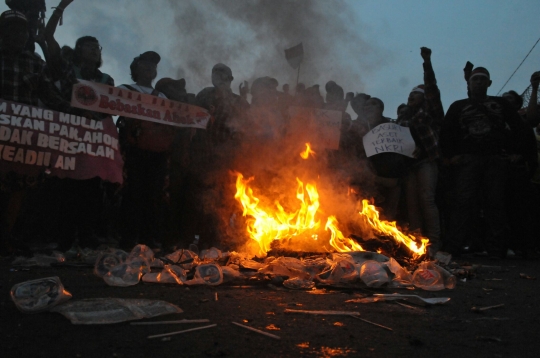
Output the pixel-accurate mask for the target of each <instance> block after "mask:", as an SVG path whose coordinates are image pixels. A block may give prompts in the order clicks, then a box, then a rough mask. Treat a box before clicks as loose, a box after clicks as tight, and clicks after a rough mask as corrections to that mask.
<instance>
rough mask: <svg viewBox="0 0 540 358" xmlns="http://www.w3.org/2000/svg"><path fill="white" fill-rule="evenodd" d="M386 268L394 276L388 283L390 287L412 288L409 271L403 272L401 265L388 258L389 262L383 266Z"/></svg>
mask: <svg viewBox="0 0 540 358" xmlns="http://www.w3.org/2000/svg"><path fill="white" fill-rule="evenodd" d="M385 265H386V267H388V269H389V270H390V272H392V273H393V274H394V277H393V278H392V281H391V282H390V286H391V287H396V288H400V287H409V286H412V284H413V283H412V275H411V273H410V272H409V271H407V270H405V269H404V268H403V267H401V265H400V264H399V263H398V262H397V261H396V260H394V259H393V258H390V260H389V261H388V262H387V263H386V264H385Z"/></svg>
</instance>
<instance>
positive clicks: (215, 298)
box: [214, 292, 218, 301]
mask: <svg viewBox="0 0 540 358" xmlns="http://www.w3.org/2000/svg"><path fill="white" fill-rule="evenodd" d="M217 300H218V295H217V292H214V301H217Z"/></svg>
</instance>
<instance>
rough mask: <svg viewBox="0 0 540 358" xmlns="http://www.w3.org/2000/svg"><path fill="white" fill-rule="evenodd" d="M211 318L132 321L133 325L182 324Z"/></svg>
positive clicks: (201, 321) (200, 321)
mask: <svg viewBox="0 0 540 358" xmlns="http://www.w3.org/2000/svg"><path fill="white" fill-rule="evenodd" d="M207 322H210V320H209V319H181V320H179V321H155V322H131V325H132V326H149V325H153V324H182V323H207Z"/></svg>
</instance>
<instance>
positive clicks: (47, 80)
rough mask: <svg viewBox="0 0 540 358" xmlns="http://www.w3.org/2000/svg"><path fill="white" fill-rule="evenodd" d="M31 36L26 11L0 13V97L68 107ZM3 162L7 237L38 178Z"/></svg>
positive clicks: (2, 221)
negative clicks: (34, 50) (33, 49)
mask: <svg viewBox="0 0 540 358" xmlns="http://www.w3.org/2000/svg"><path fill="white" fill-rule="evenodd" d="M28 39H29V33H28V20H27V18H26V16H25V15H24V14H23V13H21V12H19V11H15V10H8V11H5V12H3V13H2V14H1V15H0V42H1V44H2V46H1V48H0V64H1V65H0V98H2V99H3V100H7V101H12V102H17V103H21V104H28V105H32V106H38V105H39V101H41V102H42V103H43V104H45V106H46V107H47V108H49V109H52V110H58V111H64V112H65V111H69V110H70V109H71V106H70V104H69V102H67V101H65V100H64V99H63V98H62V96H61V95H60V93H59V92H58V90H57V89H56V88H55V87H54V85H53V83H52V80H51V77H50V73H49V72H48V71H47V69H46V68H45V63H44V62H43V60H41V58H39V57H38V56H37V55H35V54H34V53H31V52H29V51H28V50H27V47H26V44H27V42H28ZM1 164H2V161H1V160H0V187H1V189H0V196H1V198H0V207H1V208H0V210H1V215H0V226H1V227H0V230H1V234H2V240H1V241H4V238H5V237H7V236H8V235H11V230H12V228H13V226H14V224H15V221H16V220H17V217H18V212H19V210H20V208H21V205H22V203H23V200H24V198H25V196H26V193H27V191H26V190H25V189H26V188H27V187H29V186H34V185H35V184H37V183H38V182H39V180H36V178H35V177H28V176H27V175H21V174H17V173H15V172H13V171H6V170H5V168H4V166H2V165H1ZM43 176H45V173H43ZM3 244H5V242H4V243H3Z"/></svg>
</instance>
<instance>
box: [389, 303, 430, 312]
mask: <svg viewBox="0 0 540 358" xmlns="http://www.w3.org/2000/svg"><path fill="white" fill-rule="evenodd" d="M394 302H395V303H397V304H398V305H400V306H403V307H407V308H410V309H411V310H415V311H423V309H420V308H418V307H413V306H409V305H406V304H405V303H401V302H398V301H394Z"/></svg>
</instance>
